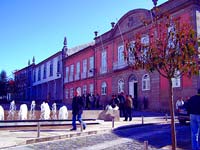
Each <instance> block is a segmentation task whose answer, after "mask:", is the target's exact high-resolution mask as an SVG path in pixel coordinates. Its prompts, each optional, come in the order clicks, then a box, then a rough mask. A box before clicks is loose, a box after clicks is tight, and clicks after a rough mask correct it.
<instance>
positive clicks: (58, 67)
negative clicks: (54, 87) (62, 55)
mask: <svg viewBox="0 0 200 150" xmlns="http://www.w3.org/2000/svg"><path fill="white" fill-rule="evenodd" d="M57 73H60V61H59V60H58V61H57Z"/></svg>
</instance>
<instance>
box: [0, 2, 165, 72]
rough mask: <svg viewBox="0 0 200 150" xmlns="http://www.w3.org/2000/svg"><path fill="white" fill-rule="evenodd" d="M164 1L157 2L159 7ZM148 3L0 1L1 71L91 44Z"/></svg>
mask: <svg viewBox="0 0 200 150" xmlns="http://www.w3.org/2000/svg"><path fill="white" fill-rule="evenodd" d="M166 1H167V0H159V1H158V4H162V3H164V2H166ZM152 7H153V4H152V1H151V0H126V1H124V0H0V20H1V23H0V52H1V55H0V71H1V70H5V71H6V72H7V75H10V74H11V73H12V71H14V70H16V69H18V70H19V69H22V68H24V67H26V66H27V64H28V60H29V59H30V60H32V58H33V56H35V60H36V63H39V62H40V61H42V60H44V59H46V58H47V57H49V56H51V55H53V54H54V53H56V52H58V51H59V50H61V49H62V46H63V39H64V36H66V37H67V41H68V47H69V48H72V47H75V46H78V45H81V44H84V43H88V42H91V41H93V38H94V31H96V30H98V31H99V34H102V33H104V32H106V31H108V30H110V28H111V25H110V23H111V22H113V21H114V22H116V20H117V19H118V20H119V19H120V18H121V17H122V16H123V15H125V14H126V13H127V12H128V11H130V10H132V9H136V8H146V9H151V8H152Z"/></svg>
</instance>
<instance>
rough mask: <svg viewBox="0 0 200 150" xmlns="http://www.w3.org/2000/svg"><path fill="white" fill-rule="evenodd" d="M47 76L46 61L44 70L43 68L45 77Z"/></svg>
mask: <svg viewBox="0 0 200 150" xmlns="http://www.w3.org/2000/svg"><path fill="white" fill-rule="evenodd" d="M46 77H47V65H46V63H45V64H44V70H43V79H46Z"/></svg>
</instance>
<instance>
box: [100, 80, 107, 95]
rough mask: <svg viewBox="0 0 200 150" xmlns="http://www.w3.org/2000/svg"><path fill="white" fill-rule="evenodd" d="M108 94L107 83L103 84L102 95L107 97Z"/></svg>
mask: <svg viewBox="0 0 200 150" xmlns="http://www.w3.org/2000/svg"><path fill="white" fill-rule="evenodd" d="M106 94H107V84H106V82H102V84H101V95H106Z"/></svg>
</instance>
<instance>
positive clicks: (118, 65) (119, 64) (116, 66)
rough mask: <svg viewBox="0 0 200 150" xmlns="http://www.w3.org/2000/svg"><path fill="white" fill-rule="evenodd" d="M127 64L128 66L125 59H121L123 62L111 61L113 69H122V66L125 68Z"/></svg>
mask: <svg viewBox="0 0 200 150" xmlns="http://www.w3.org/2000/svg"><path fill="white" fill-rule="evenodd" d="M127 66H128V64H127V63H126V62H125V61H123V62H118V61H117V62H114V63H113V70H118V69H122V68H125V67H127Z"/></svg>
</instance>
